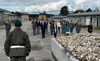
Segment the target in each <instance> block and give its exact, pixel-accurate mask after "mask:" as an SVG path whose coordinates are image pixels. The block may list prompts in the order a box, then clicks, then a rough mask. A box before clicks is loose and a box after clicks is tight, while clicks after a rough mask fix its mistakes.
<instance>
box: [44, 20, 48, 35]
mask: <svg viewBox="0 0 100 61" xmlns="http://www.w3.org/2000/svg"><path fill="white" fill-rule="evenodd" d="M45 24H46V33H48V19H46V21H45Z"/></svg>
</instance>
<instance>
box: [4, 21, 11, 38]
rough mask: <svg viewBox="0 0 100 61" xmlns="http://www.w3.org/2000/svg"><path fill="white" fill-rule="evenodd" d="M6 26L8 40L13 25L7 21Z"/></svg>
mask: <svg viewBox="0 0 100 61" xmlns="http://www.w3.org/2000/svg"><path fill="white" fill-rule="evenodd" d="M5 26H6V27H5V30H6V38H7V36H8V34H9V32H10V29H11V24H10V23H9V20H7V21H6V23H5Z"/></svg>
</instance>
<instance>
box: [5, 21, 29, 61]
mask: <svg viewBox="0 0 100 61" xmlns="http://www.w3.org/2000/svg"><path fill="white" fill-rule="evenodd" d="M14 26H15V29H14V30H13V31H12V32H10V34H9V35H8V37H7V39H6V41H5V44H4V49H5V53H6V55H7V56H8V57H10V61H26V56H28V55H29V53H30V51H31V45H30V40H29V37H28V35H27V33H26V32H24V31H23V30H22V29H21V26H22V23H21V21H20V20H15V25H14Z"/></svg>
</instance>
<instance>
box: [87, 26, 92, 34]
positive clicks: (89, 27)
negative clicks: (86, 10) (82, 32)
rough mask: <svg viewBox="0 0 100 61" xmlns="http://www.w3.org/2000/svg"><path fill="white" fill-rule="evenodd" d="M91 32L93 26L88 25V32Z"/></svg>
mask: <svg viewBox="0 0 100 61" xmlns="http://www.w3.org/2000/svg"><path fill="white" fill-rule="evenodd" d="M90 30H91V31H90ZM92 31H93V26H92V25H88V32H90V33H92Z"/></svg>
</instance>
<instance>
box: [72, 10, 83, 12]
mask: <svg viewBox="0 0 100 61" xmlns="http://www.w3.org/2000/svg"><path fill="white" fill-rule="evenodd" d="M79 12H80V13H83V12H84V10H76V11H75V12H74V13H79Z"/></svg>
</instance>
